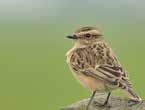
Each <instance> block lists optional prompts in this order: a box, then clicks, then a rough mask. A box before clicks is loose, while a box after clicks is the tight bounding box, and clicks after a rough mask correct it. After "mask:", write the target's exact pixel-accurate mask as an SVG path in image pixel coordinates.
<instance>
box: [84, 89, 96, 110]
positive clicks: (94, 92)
mask: <svg viewBox="0 0 145 110" xmlns="http://www.w3.org/2000/svg"><path fill="white" fill-rule="evenodd" d="M95 94H96V91H93V94H92V95H91V97H90V100H89V103H88V105H87V108H86V110H89V106H90V104H91V102H92V100H93V98H94V96H95Z"/></svg>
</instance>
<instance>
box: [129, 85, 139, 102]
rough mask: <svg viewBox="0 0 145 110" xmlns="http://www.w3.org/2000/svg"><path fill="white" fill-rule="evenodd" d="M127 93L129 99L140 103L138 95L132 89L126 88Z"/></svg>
mask: <svg viewBox="0 0 145 110" xmlns="http://www.w3.org/2000/svg"><path fill="white" fill-rule="evenodd" d="M127 92H128V94H129V96H130V97H131V99H132V100H135V101H141V98H140V97H139V95H137V94H136V93H135V92H134V91H133V89H132V88H128V89H127Z"/></svg>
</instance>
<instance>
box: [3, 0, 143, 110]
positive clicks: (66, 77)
mask: <svg viewBox="0 0 145 110" xmlns="http://www.w3.org/2000/svg"><path fill="white" fill-rule="evenodd" d="M144 11H145V1H143V0H108V1H106V0H77V1H75V0H1V1H0V110H58V109H59V108H62V107H63V106H65V105H68V104H71V103H73V102H75V101H78V100H81V99H83V98H87V97H89V96H90V92H89V91H88V90H86V89H84V88H83V87H82V86H81V85H80V84H79V83H77V81H76V80H75V79H74V78H73V76H72V74H71V72H70V70H69V69H68V66H67V64H66V61H65V60H66V57H65V53H66V52H67V50H68V49H69V48H71V47H72V45H73V42H72V41H70V40H68V39H66V38H65V36H66V35H69V34H71V33H72V32H73V31H74V30H75V29H76V28H78V27H82V26H96V27H98V28H99V29H100V30H101V31H102V32H103V33H104V35H105V38H106V39H107V40H108V42H109V43H110V45H111V46H112V48H113V50H114V51H115V53H116V54H117V56H118V58H119V59H120V61H121V63H122V65H123V66H124V68H125V69H126V70H127V71H128V73H129V76H130V79H131V81H132V83H133V85H134V88H135V90H136V91H137V92H138V93H139V94H140V95H141V97H145V93H144V91H145V87H144V84H145V80H144V78H145V75H144V74H145V67H144V65H145V60H144V56H145V15H144ZM114 94H115V95H120V96H123V94H122V93H121V92H120V91H117V92H114Z"/></svg>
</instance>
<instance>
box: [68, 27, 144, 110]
mask: <svg viewBox="0 0 145 110" xmlns="http://www.w3.org/2000/svg"><path fill="white" fill-rule="evenodd" d="M67 37H68V38H70V39H73V40H74V41H75V45H74V47H73V48H72V49H70V50H69V51H68V52H67V54H66V55H67V63H68V65H69V67H70V69H71V71H72V73H73V75H74V76H75V78H76V79H77V80H79V81H80V83H81V84H82V85H83V86H84V87H85V88H88V89H89V90H91V91H92V92H93V94H92V96H91V98H90V101H89V103H88V106H87V110H88V109H89V105H90V103H91V102H92V100H93V97H94V96H95V93H96V92H108V96H107V98H106V101H105V102H104V104H103V105H107V103H108V99H109V96H110V94H111V91H112V90H114V89H117V88H121V89H123V90H124V91H126V92H127V93H128V94H129V96H130V97H131V101H133V102H139V101H141V98H140V97H139V96H138V95H137V94H135V93H134V92H133V89H132V85H131V83H130V82H129V79H128V76H127V73H126V72H125V71H124V69H123V68H122V66H121V64H120V63H119V61H118V60H117V58H116V56H115V54H114V52H113V51H112V49H111V48H110V47H109V46H108V44H107V43H106V41H105V40H104V38H103V36H102V34H101V33H100V32H99V31H98V30H97V29H96V28H95V27H82V28H80V29H78V30H77V31H76V32H74V34H73V35H72V36H67Z"/></svg>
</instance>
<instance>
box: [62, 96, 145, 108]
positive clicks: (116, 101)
mask: <svg viewBox="0 0 145 110" xmlns="http://www.w3.org/2000/svg"><path fill="white" fill-rule="evenodd" d="M105 98H106V96H102V95H100V96H95V98H94V101H92V104H91V105H90V107H89V110H145V101H142V102H140V103H138V104H135V105H132V106H129V105H128V99H125V98H124V99H123V98H119V97H113V96H110V98H109V102H108V106H105V107H101V106H99V105H98V104H97V103H96V101H97V102H99V103H103V102H104V100H105ZM88 101H89V99H84V100H81V101H79V102H76V103H74V104H72V105H68V106H66V107H64V108H62V109H61V110H86V105H87V104H88ZM109 106H110V107H109Z"/></svg>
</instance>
